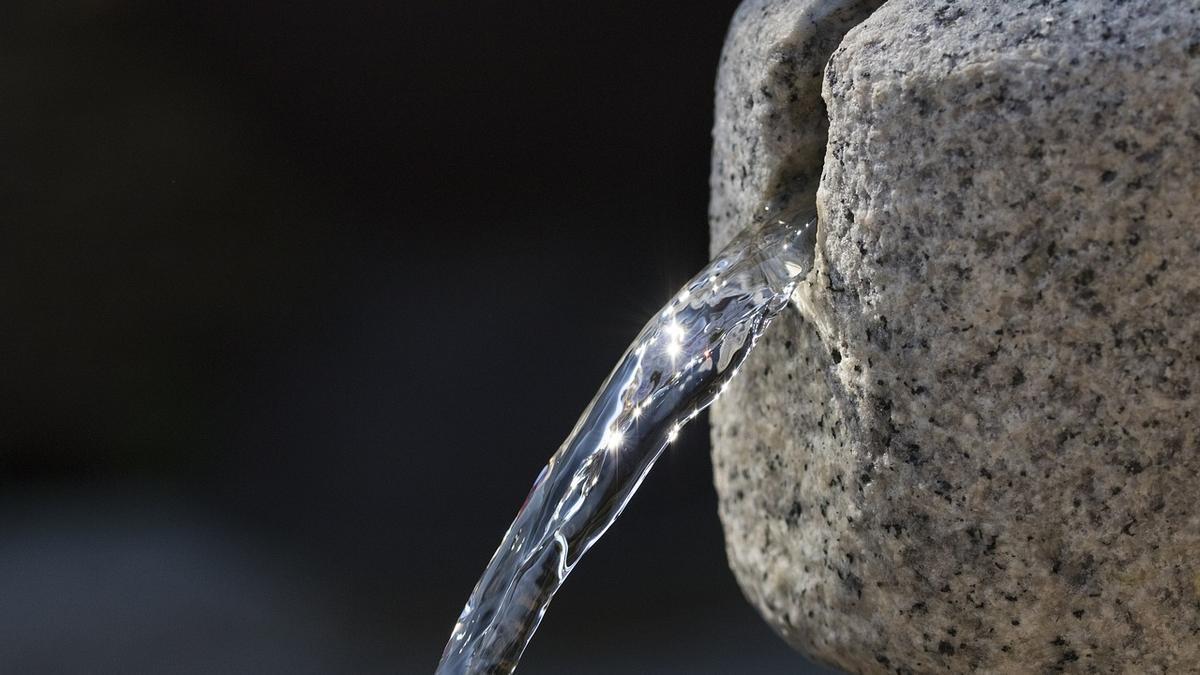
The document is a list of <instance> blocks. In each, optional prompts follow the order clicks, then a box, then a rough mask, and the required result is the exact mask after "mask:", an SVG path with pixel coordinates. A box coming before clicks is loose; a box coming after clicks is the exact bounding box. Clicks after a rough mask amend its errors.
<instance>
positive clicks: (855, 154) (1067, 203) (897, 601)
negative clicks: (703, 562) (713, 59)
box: [711, 0, 1200, 673]
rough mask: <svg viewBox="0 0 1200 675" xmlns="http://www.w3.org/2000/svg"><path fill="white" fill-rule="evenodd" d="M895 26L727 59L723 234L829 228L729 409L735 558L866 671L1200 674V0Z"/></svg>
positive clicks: (718, 467)
mask: <svg viewBox="0 0 1200 675" xmlns="http://www.w3.org/2000/svg"><path fill="white" fill-rule="evenodd" d="M876 4H878V3H829V2H763V1H761V0H759V1H754V2H747V3H745V4H744V5H743V6H742V8H741V9H740V10H739V12H738V15H737V17H736V18H735V21H734V26H733V28H732V30H731V33H730V37H729V39H728V42H727V45H726V50H725V55H724V58H723V60H722V65H721V73H720V76H719V80H718V95H717V122H716V131H715V146H714V161H713V178H712V181H713V201H712V208H711V216H712V228H713V238H714V244H715V245H719V244H720V243H722V242H723V241H725V240H726V239H727V238H728V237H730V236H732V234H733V232H734V231H735V230H736V229H737V228H738V227H739V224H744V223H746V222H749V220H750V218H751V215H752V212H753V210H754V209H755V208H756V207H757V206H758V205H759V204H760V203H761V202H762V201H763V200H764V198H767V197H770V196H773V195H778V194H785V195H788V196H789V197H790V198H792V199H812V198H814V195H815V198H816V201H817V205H818V209H819V212H820V215H821V225H820V233H819V238H820V241H819V246H818V254H817V264H816V270H815V271H814V273H813V274H812V275H811V276H810V277H809V283H808V284H806V285H805V286H803V287H802V288H801V289H800V290H799V291H798V292H797V294H796V296H795V298H794V299H795V301H796V302H795V304H796V305H797V308H798V311H795V312H789V313H788V315H787V316H784V317H781V318H780V319H778V320H777V322H776V325H775V326H774V327H773V328H772V330H770V331H769V332H768V333H767V335H766V336H764V338H763V342H762V343H761V344H760V347H759V348H758V350H757V351H756V352H755V353H754V354H753V355H752V357H751V359H750V361H749V362H748V363H747V364H746V365H745V366H744V367H743V370H744V371H745V372H744V373H743V377H741V378H739V379H738V380H736V381H735V382H734V384H733V386H732V387H731V389H730V391H729V393H728V394H727V395H726V396H725V397H724V398H722V400H721V402H720V403H719V404H718V406H717V407H716V408H715V409H714V412H713V418H712V419H713V439H714V449H713V457H714V465H715V474H716V484H717V489H718V492H719V493H720V496H721V517H722V521H723V523H724V526H725V531H726V538H727V544H728V550H729V558H730V564H731V567H732V568H733V570H734V572H735V574H736V575H737V577H738V579H739V582H740V583H741V585H742V587H743V589H744V590H745V592H746V594H747V596H748V597H749V598H750V600H751V602H753V603H754V604H755V605H756V606H757V607H758V608H759V610H760V611H761V612H762V614H763V615H764V616H765V617H766V618H767V620H768V621H769V622H770V623H771V624H772V625H774V626H775V627H776V628H777V629H778V630H779V631H780V632H781V633H782V634H783V636H784V637H785V638H786V639H787V640H788V641H789V642H791V643H792V644H793V645H795V646H796V647H798V648H799V649H801V650H802V651H804V652H805V653H807V654H809V655H811V656H813V657H814V658H817V659H819V660H822V661H825V662H828V663H831V664H833V665H836V666H839V667H841V668H844V669H846V670H849V671H852V672H872V673H874V672H880V673H882V672H930V671H950V672H970V671H975V670H981V671H987V672H1058V671H1068V672H1072V671H1078V672H1196V668H1197V665H1196V664H1197V663H1200V560H1198V559H1197V558H1198V557H1200V480H1198V479H1200V436H1198V434H1197V431H1196V426H1197V419H1198V418H1200V315H1198V313H1197V308H1200V273H1198V272H1200V269H1198V265H1197V263H1198V261H1200V6H1198V5H1197V3H1193V2H1187V3H1177V2H1165V1H1160V2H1126V3H1114V2H1101V1H1098V0H1084V1H1077V2H1040V1H1039V2H1031V1H1027V0H1025V1H1020V2H983V1H967V2H958V3H944V2H922V1H918V0H891V1H890V2H888V3H887V4H886V5H883V6H882V7H880V8H879V9H877V10H875V11H874V12H873V13H871V10H872V9H874V5H876ZM868 14H869V17H868V16H867V15H868ZM864 17H866V18H865V20H863V19H864ZM859 21H861V23H858V22H859ZM856 23H857V24H858V25H857V26H856V27H853V28H851V26H854V25H855V24H856ZM822 26H824V27H825V28H826V30H824V31H822V30H819V29H820V28H821V27H822ZM847 29H849V33H848V34H847V35H846V36H845V38H844V39H841V33H842V32H844V31H846V30H847ZM831 36H832V37H831ZM829 52H833V56H832V59H831V60H829V62H828V66H827V67H826V58H825V56H824V54H827V53H829ZM813 73H823V75H819V74H818V75H816V76H814V75H813ZM818 86H821V87H822V89H821V91H822V94H823V97H824V104H822V102H821V101H819V100H818V99H816V98H815V97H816V92H817V87H818ZM826 105H827V115H828V120H829V123H828V131H827V134H828V136H827V138H826V127H825V126H824V122H823V119H824V118H822V115H823V114H825V111H824V107H825V106H826ZM815 148H820V152H817V151H816V150H815ZM818 175H819V176H820V179H819V185H818V184H817V183H816V181H815V178H814V176H818Z"/></svg>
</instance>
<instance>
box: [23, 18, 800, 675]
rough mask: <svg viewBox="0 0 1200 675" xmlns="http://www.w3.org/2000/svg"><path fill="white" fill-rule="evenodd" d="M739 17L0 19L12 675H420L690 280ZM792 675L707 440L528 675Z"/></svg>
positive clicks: (687, 450) (660, 480)
mask: <svg viewBox="0 0 1200 675" xmlns="http://www.w3.org/2000/svg"><path fill="white" fill-rule="evenodd" d="M735 6H736V2H735V1H734V0H728V1H724V2H708V3H689V4H687V5H686V6H681V5H677V4H674V3H670V4H668V3H634V2H609V3H603V2H600V3H561V2H524V3H511V2H494V1H487V0H473V1H471V2H457V1H449V0H430V1H426V2H412V1H406V0H392V1H390V2H354V3H343V2H333V1H332V0H324V1H321V2H316V1H299V2H275V1H265V0H264V1H260V2H227V1H223V0H191V1H187V0H145V1H138V0H58V1H51V0H39V1H29V2H16V3H8V4H7V5H6V7H5V9H4V10H2V12H0V14H2V15H3V16H2V19H0V50H2V51H3V54H4V58H3V59H0V91H2V92H3V101H2V102H0V143H3V152H2V153H0V227H2V228H3V230H2V231H3V238H2V240H0V241H2V242H3V243H2V245H0V312H2V316H3V320H2V323H0V326H2V329H0V355H2V356H0V367H2V373H3V376H2V377H0V672H5V673H7V672H13V673H75V672H88V673H137V672H146V673H396V672H400V673H410V672H412V673H422V672H426V673H428V672H432V670H433V668H434V666H435V664H436V662H437V659H438V657H439V655H440V653H441V649H442V644H443V641H444V640H445V638H446V637H447V636H448V634H449V631H450V629H451V627H452V625H453V623H454V619H455V618H456V616H457V614H458V612H459V610H460V609H461V607H462V603H463V602H464V601H465V600H466V598H467V594H468V593H469V591H470V589H471V587H472V585H473V584H474V582H475V579H476V578H477V576H478V574H479V573H480V572H481V571H482V569H483V566H484V564H485V563H486V562H487V560H488V558H489V557H490V555H491V553H492V551H493V549H494V548H495V546H496V545H497V543H498V542H499V540H500V536H501V534H502V533H503V531H504V529H505V527H506V526H507V524H508V522H509V521H510V519H511V518H512V516H513V515H514V514H515V512H516V509H517V508H518V506H519V505H520V504H521V501H522V499H523V498H524V496H525V493H526V491H527V490H528V488H529V486H530V484H531V482H532V480H533V479H534V477H535V476H536V475H537V473H538V471H539V470H540V468H541V466H542V464H543V463H544V462H545V460H546V459H547V458H548V457H549V455H550V453H551V452H552V451H553V450H554V449H555V448H556V447H557V446H558V444H559V443H560V442H561V440H562V439H563V438H564V436H565V435H566V434H567V432H568V431H569V430H570V429H571V427H572V426H573V425H574V422H575V420H576V417H577V416H578V414H579V413H580V412H581V411H582V410H583V408H584V406H585V405H586V404H587V402H588V401H589V400H590V398H591V396H592V394H593V393H594V391H595V389H596V387H597V386H598V385H599V383H600V382H601V380H602V379H603V378H604V376H605V375H606V374H607V372H608V370H609V368H610V367H611V366H612V365H613V364H614V362H615V360H616V358H617V357H618V356H619V355H620V354H621V352H622V351H623V350H624V347H625V346H626V344H627V343H628V342H629V340H630V339H631V338H632V337H633V336H634V335H635V333H636V332H637V330H638V329H639V328H640V327H641V325H642V323H643V322H644V320H645V319H646V318H647V317H648V316H649V315H650V314H651V313H652V312H653V311H654V310H655V309H656V308H657V307H658V306H659V305H660V304H661V303H662V302H664V301H665V300H666V299H667V298H668V297H669V296H670V295H671V293H672V292H673V291H674V290H675V289H676V288H677V287H678V286H679V285H680V284H681V283H683V282H684V281H685V280H686V279H687V278H688V277H689V276H690V275H691V274H692V273H693V272H694V271H696V270H697V269H698V268H699V267H700V266H701V265H702V264H703V262H704V260H705V259H706V253H707V231H706V222H705V221H706V203H707V192H708V184H707V176H708V165H709V158H708V154H709V150H710V146H711V140H710V135H709V131H710V126H711V122H712V120H711V116H712V110H711V108H712V90H713V78H714V73H715V69H716V66H717V61H718V57H719V52H720V47H721V42H722V38H723V36H724V32H725V28H726V26H727V24H728V21H729V19H730V17H731V15H732V13H733V10H734V7H735ZM806 668H809V666H807V664H806V662H805V661H803V660H802V659H801V658H800V657H799V656H797V655H796V654H794V653H793V652H791V651H790V650H789V649H788V648H787V647H786V646H785V645H784V643H783V642H782V641H781V640H779V639H778V638H777V637H775V636H774V634H773V633H772V632H771V631H770V629H769V628H767V627H766V625H765V624H764V623H763V622H762V621H761V620H760V619H759V618H758V616H757V615H756V614H755V613H754V611H753V610H752V609H751V608H750V607H749V606H748V605H747V604H746V603H745V601H744V600H743V599H742V597H741V594H740V592H739V590H738V588H737V585H736V583H735V581H734V579H733V577H732V575H731V574H730V573H729V571H728V570H727V568H726V565H725V553H724V544H723V541H722V537H721V531H720V525H719V522H718V520H717V514H716V498H715V495H714V492H713V488H712V480H711V474H710V466H709V456H708V443H707V432H706V424H703V423H697V424H694V425H692V426H691V427H690V428H689V429H688V430H687V431H686V432H685V434H684V437H683V438H682V439H681V442H680V443H678V444H677V445H675V446H673V447H672V448H671V449H670V450H669V452H668V454H667V455H665V456H664V457H663V459H662V460H661V461H660V463H659V466H658V467H657V469H656V470H655V471H654V472H653V473H652V474H651V476H650V478H649V479H648V481H647V483H646V485H645V486H644V487H643V489H642V492H641V493H640V494H639V495H638V496H637V497H636V498H635V499H634V501H633V502H632V504H631V506H630V508H629V510H628V511H627V514H626V517H625V518H624V519H622V520H621V521H620V522H619V523H618V524H617V526H616V527H614V528H613V530H612V531H611V532H610V533H609V535H608V536H607V537H606V538H605V539H604V540H603V541H602V542H601V543H600V544H599V545H598V546H597V547H596V548H595V549H593V552H592V554H591V555H590V556H589V557H588V558H587V559H586V560H585V561H584V562H583V563H582V564H581V565H580V566H579V568H578V569H577V570H576V571H575V574H574V575H572V578H571V580H570V581H569V582H568V583H567V585H566V586H565V587H564V589H563V591H562V592H561V593H560V594H559V596H558V599H557V600H556V601H555V603H554V606H553V607H552V609H551V612H550V613H549V615H548V617H547V620H546V621H545V622H544V624H543V627H542V629H541V631H540V633H539V635H538V637H537V639H535V640H534V642H533V644H532V647H531V648H530V650H529V651H528V653H527V657H526V660H525V662H524V663H523V667H522V668H521V671H520V672H522V673H567V672H570V673H613V672H628V673H729V672H740V673H774V672H789V673H794V672H802V671H805V670H806Z"/></svg>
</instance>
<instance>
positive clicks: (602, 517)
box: [437, 209, 816, 675]
mask: <svg viewBox="0 0 1200 675" xmlns="http://www.w3.org/2000/svg"><path fill="white" fill-rule="evenodd" d="M815 238H816V218H815V217H814V216H813V214H812V213H811V211H810V212H805V213H792V212H783V211H779V210H770V209H768V210H765V211H764V215H763V217H762V218H761V219H760V222H758V223H756V224H755V225H753V226H751V227H750V228H748V229H747V230H746V231H745V232H743V233H742V234H740V235H738V237H737V238H735V239H734V240H733V241H732V242H731V243H730V244H729V245H728V246H727V247H726V248H725V249H724V250H723V251H721V253H719V254H718V255H717V257H716V258H715V259H714V260H713V261H712V262H711V263H709V264H708V266H707V267H705V268H704V269H703V270H702V271H701V272H700V273H699V274H697V275H696V276H695V277H694V278H693V279H692V280H691V281H690V282H688V283H687V285H685V286H684V287H683V289H682V290H680V292H679V293H678V294H677V295H676V296H675V297H674V298H673V299H672V300H671V301H670V302H669V303H667V306H666V307H664V308H663V309H662V310H661V311H660V312H659V313H658V314H656V315H655V316H654V318H653V319H651V320H650V322H649V323H648V324H646V327H645V328H643V329H642V332H641V333H640V334H639V335H638V336H637V339H635V340H634V341H633V344H632V345H630V347H629V350H628V351H626V352H625V355H624V356H622V357H621V361H620V362H619V363H618V364H617V367H616V369H614V370H613V372H612V374H611V375H609V376H608V379H607V380H605V382H604V384H603V385H602V386H601V387H600V391H599V392H598V393H597V394H596V397H595V398H594V399H593V400H592V402H591V404H589V405H588V408H587V410H585V411H584V413H583V416H582V417H580V419H579V422H578V423H577V424H576V425H575V428H574V430H572V431H571V434H570V435H569V436H568V437H567V439H566V441H564V442H563V444H562V446H560V447H559V449H558V451H557V452H555V453H554V456H553V457H551V458H550V461H549V462H548V463H547V464H546V466H545V468H543V469H542V472H541V474H540V475H539V476H538V478H537V480H536V481H534V484H533V489H532V490H531V491H530V493H529V496H528V497H526V499H525V504H524V505H523V506H522V507H521V510H520V511H519V512H518V513H517V517H516V519H515V520H513V522H512V525H510V526H509V528H508V532H506V533H505V535H504V539H503V541H502V542H501V543H500V548H498V549H497V550H496V553H495V555H493V556H492V560H491V562H490V563H489V564H488V566H487V569H486V570H484V572H483V576H482V577H480V579H479V582H478V583H477V584H476V586H475V590H474V591H473V592H472V593H471V597H470V599H469V600H468V601H467V604H466V607H464V608H463V611H462V614H461V615H460V616H459V618H458V623H456V624H455V626H454V631H453V633H452V634H451V636H450V640H449V642H448V643H447V644H446V649H445V652H444V653H443V654H442V660H441V663H440V664H439V665H438V669H437V673H438V674H439V675H460V674H465V673H511V672H512V671H513V669H515V668H516V666H517V661H518V660H519V659H520V658H521V654H522V652H524V650H525V647H526V645H528V644H529V640H530V638H532V637H533V633H534V631H535V630H537V627H538V624H539V623H540V622H541V620H542V616H543V615H544V614H545V612H546V608H547V606H548V605H549V604H550V600H551V599H552V598H553V596H554V593H555V592H556V591H557V590H558V588H559V586H561V585H562V582H563V580H564V579H566V577H567V574H569V573H570V572H571V570H572V569H573V568H574V567H575V565H576V563H578V562H579V559H580V558H581V557H583V554H584V553H586V552H587V550H588V549H589V548H590V547H591V546H592V544H594V543H595V542H596V540H598V539H599V538H600V537H601V536H602V535H603V534H604V532H605V531H606V530H607V529H608V528H609V526H610V525H612V523H613V521H614V520H616V518H617V516H618V515H620V513H621V510H622V509H624V508H625V505H626V504H627V503H628V502H629V499H630V497H632V496H633V493H634V492H635V491H636V490H637V489H638V486H639V485H640V484H641V482H642V479H643V478H645V476H646V473H647V472H648V471H649V470H650V467H651V466H652V465H653V464H654V461H655V460H656V459H658V456H659V455H660V454H662V451H663V449H664V448H666V447H667V446H668V445H669V444H670V443H672V442H673V441H674V440H675V438H676V437H677V436H678V434H679V430H680V428H681V427H682V426H683V425H684V424H685V423H687V422H688V421H690V420H691V419H693V418H695V417H696V416H697V415H698V414H700V411H701V410H703V409H704V408H706V407H708V406H709V404H711V403H712V402H713V401H714V400H716V398H717V397H718V396H719V395H720V394H721V392H722V390H723V388H724V387H725V385H726V384H727V383H728V382H729V380H730V379H731V378H732V377H733V376H735V375H736V374H737V372H738V366H739V365H741V363H742V362H743V361H744V360H745V358H746V355H747V354H748V353H749V352H750V350H751V349H753V348H754V344H755V342H756V341H757V340H758V337H759V335H761V334H762V332H763V330H764V329H766V327H767V325H768V324H769V323H770V322H771V319H773V318H774V317H775V316H776V315H777V314H779V312H781V311H782V310H783V309H784V308H785V307H787V305H788V299H789V298H790V297H791V294H792V291H793V290H794V289H795V287H796V284H797V283H799V282H800V280H801V279H803V278H804V277H805V276H806V275H807V274H808V272H809V270H810V269H811V268H812V262H813V250H814V246H815Z"/></svg>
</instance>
